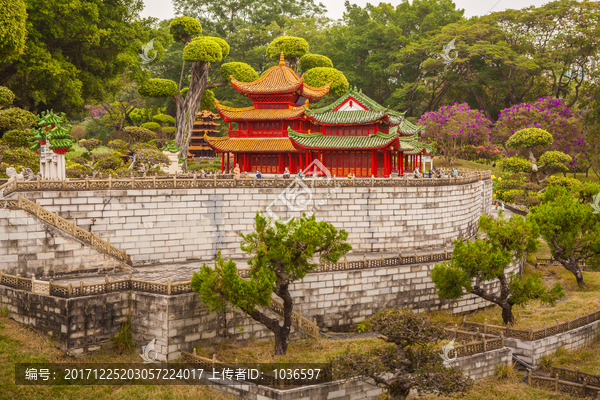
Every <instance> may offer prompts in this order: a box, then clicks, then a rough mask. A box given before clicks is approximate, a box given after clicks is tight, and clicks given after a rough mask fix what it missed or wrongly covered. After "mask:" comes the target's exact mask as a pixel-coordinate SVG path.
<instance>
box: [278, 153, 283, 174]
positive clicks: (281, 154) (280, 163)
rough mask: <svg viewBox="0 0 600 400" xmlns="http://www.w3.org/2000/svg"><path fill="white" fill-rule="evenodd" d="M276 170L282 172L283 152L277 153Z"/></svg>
mask: <svg viewBox="0 0 600 400" xmlns="http://www.w3.org/2000/svg"><path fill="white" fill-rule="evenodd" d="M277 172H279V173H280V174H281V173H283V153H279V165H278V166H277Z"/></svg>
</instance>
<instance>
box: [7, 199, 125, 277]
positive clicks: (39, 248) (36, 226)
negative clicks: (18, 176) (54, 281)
mask: <svg viewBox="0 0 600 400" xmlns="http://www.w3.org/2000/svg"><path fill="white" fill-rule="evenodd" d="M0 259H2V268H4V271H5V272H6V273H7V274H10V275H16V274H21V276H30V275H31V274H34V275H35V276H36V277H38V278H39V277H57V276H62V275H68V274H74V273H79V272H82V271H83V272H88V273H89V272H98V273H103V272H108V271H113V270H114V269H115V268H118V267H120V265H121V264H120V263H119V262H118V261H115V260H114V259H113V258H112V257H109V256H108V255H106V254H104V253H102V252H100V251H98V250H96V249H95V248H93V247H91V246H89V245H87V244H85V243H83V242H81V241H80V240H77V239H75V238H74V237H72V236H69V235H67V234H66V233H64V232H62V231H60V230H58V229H56V228H54V227H53V226H51V225H48V224H46V223H44V222H41V221H40V220H39V219H37V218H35V217H32V216H30V215H29V214H27V213H26V212H25V211H22V210H1V211H0Z"/></svg>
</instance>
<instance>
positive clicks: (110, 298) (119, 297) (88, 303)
mask: <svg viewBox="0 0 600 400" xmlns="http://www.w3.org/2000/svg"><path fill="white" fill-rule="evenodd" d="M0 299H1V302H2V304H1V306H2V307H5V308H7V309H8V311H9V316H10V317H11V318H13V319H14V320H15V321H18V322H20V323H23V324H27V325H29V326H32V327H34V328H35V329H36V330H38V331H39V332H42V333H44V334H47V335H49V336H52V337H53V338H54V339H55V340H56V343H57V344H58V346H59V347H60V349H61V350H63V351H64V352H65V353H67V354H68V355H70V356H79V355H83V354H89V353H92V352H95V351H97V350H100V349H101V348H102V347H110V346H112V341H111V340H110V338H112V337H114V336H115V334H117V333H118V331H119V329H120V327H121V324H122V322H123V321H125V320H126V318H127V314H128V313H129V307H128V301H127V293H107V294H101V295H97V296H89V297H80V298H75V299H61V298H58V297H51V296H45V295H40V294H35V293H30V292H26V291H22V290H17V289H12V288H9V287H6V286H0Z"/></svg>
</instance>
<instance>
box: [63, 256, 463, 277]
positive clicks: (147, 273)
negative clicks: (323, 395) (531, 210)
mask: <svg viewBox="0 0 600 400" xmlns="http://www.w3.org/2000/svg"><path fill="white" fill-rule="evenodd" d="M438 251H439V249H438ZM451 251H452V248H450V247H449V248H448V252H451ZM420 253H422V252H420V251H417V254H420ZM413 254H414V251H410V252H408V251H407V252H405V255H413ZM382 255H383V256H384V257H386V258H391V257H394V256H396V257H397V256H398V252H393V253H392V252H388V253H369V254H366V256H367V260H372V259H378V258H381V256H382ZM362 259H363V254H362V253H351V254H349V255H348V261H354V260H362ZM233 261H235V263H236V264H237V267H238V268H240V269H245V268H248V264H247V260H245V259H244V260H242V259H234V260H233ZM341 261H343V260H341ZM205 262H206V264H207V265H208V266H211V267H212V265H213V262H214V261H213V260H209V261H195V262H188V263H175V264H171V263H169V264H160V265H152V266H148V267H132V268H131V272H132V275H133V276H132V277H133V279H137V280H143V281H147V282H162V283H166V282H167V279H168V278H171V282H172V283H176V282H187V281H189V280H190V279H191V278H192V274H193V273H194V271H198V270H199V269H200V267H201V266H202V264H204V263H205ZM128 276H129V272H128V271H126V272H118V273H114V274H109V275H108V278H109V280H111V281H116V280H120V279H127V277H128ZM104 279H105V275H82V276H75V277H68V278H63V279H55V280H54V281H53V282H54V283H58V284H66V283H68V282H71V283H77V284H79V281H83V282H85V283H94V282H103V281H104Z"/></svg>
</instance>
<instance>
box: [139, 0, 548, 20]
mask: <svg viewBox="0 0 600 400" xmlns="http://www.w3.org/2000/svg"><path fill="white" fill-rule="evenodd" d="M317 1H318V0H317ZM321 2H322V3H323V4H325V6H327V14H328V15H329V17H330V18H333V19H338V18H341V17H342V15H343V13H344V10H345V7H344V0H321ZM350 2H351V3H354V4H358V5H360V6H361V7H364V6H365V4H367V3H371V4H379V3H380V1H379V0H376V1H372V0H371V1H368V0H351V1H350ZM548 2H549V1H548V0H483V1H481V0H454V3H455V4H456V7H457V8H463V9H464V10H465V16H466V17H472V16H474V15H485V14H487V13H488V12H490V10H491V11H503V10H506V9H510V8H512V9H517V8H524V7H529V6H533V5H534V6H541V5H542V4H546V3H548ZM144 3H145V5H146V7H145V8H144V11H143V12H142V16H144V17H156V18H160V19H169V18H173V17H174V16H175V15H174V12H173V4H172V3H171V2H170V1H169V0H144ZM386 3H391V4H394V5H396V4H398V3H400V1H394V0H392V1H386Z"/></svg>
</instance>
